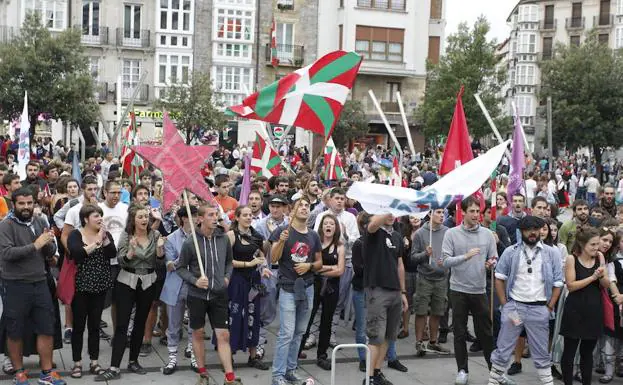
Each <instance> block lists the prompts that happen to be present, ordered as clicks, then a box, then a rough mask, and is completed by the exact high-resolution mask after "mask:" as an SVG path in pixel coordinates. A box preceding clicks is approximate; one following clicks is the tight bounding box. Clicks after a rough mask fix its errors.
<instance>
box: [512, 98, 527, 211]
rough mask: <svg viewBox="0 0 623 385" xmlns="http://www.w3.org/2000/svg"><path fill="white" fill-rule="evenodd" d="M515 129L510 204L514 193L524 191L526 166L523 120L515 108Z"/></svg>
mask: <svg viewBox="0 0 623 385" xmlns="http://www.w3.org/2000/svg"><path fill="white" fill-rule="evenodd" d="M514 121H515V130H514V131H513V153H512V155H511V164H510V166H511V167H510V171H509V178H508V189H507V194H508V204H509V205H510V204H511V203H512V202H513V194H515V193H517V192H521V191H522V187H523V172H524V169H525V168H526V162H525V158H524V143H523V138H522V128H521V121H520V120H519V112H518V111H517V110H515V117H514Z"/></svg>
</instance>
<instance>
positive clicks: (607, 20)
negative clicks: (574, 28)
mask: <svg viewBox="0 0 623 385" xmlns="http://www.w3.org/2000/svg"><path fill="white" fill-rule="evenodd" d="M613 24H614V15H611V14H607V15H599V16H593V28H599V29H601V28H606V29H610V28H611V27H612V25H613Z"/></svg>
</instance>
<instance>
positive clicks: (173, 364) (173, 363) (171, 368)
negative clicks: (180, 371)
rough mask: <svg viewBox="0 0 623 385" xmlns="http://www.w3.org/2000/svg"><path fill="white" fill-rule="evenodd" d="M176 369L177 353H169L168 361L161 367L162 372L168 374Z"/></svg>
mask: <svg viewBox="0 0 623 385" xmlns="http://www.w3.org/2000/svg"><path fill="white" fill-rule="evenodd" d="M176 370H177V354H176V353H171V354H169V362H168V363H167V365H166V366H165V367H164V368H162V374H164V375H166V376H168V375H170V374H173V373H175V371H176Z"/></svg>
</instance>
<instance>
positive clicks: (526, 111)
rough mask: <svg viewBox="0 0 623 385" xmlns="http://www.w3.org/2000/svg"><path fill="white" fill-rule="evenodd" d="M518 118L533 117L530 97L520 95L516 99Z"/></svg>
mask: <svg viewBox="0 0 623 385" xmlns="http://www.w3.org/2000/svg"><path fill="white" fill-rule="evenodd" d="M516 103H517V111H518V112H519V116H534V114H533V113H532V96H529V95H520V96H517V97H516Z"/></svg>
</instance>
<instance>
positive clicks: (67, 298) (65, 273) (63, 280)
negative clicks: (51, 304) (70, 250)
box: [56, 258, 78, 305]
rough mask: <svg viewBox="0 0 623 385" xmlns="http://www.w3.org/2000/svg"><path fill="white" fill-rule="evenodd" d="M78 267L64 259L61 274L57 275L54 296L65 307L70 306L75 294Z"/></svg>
mask: <svg viewBox="0 0 623 385" xmlns="http://www.w3.org/2000/svg"><path fill="white" fill-rule="evenodd" d="M77 271H78V267H77V266H76V262H74V260H73V259H70V258H65V260H64V261H63V266H62V267H61V272H60V274H59V275H58V285H57V287H56V296H57V297H58V299H59V300H60V301H61V302H62V303H63V304H65V305H71V301H73V299H74V294H75V293H76V272H77Z"/></svg>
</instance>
